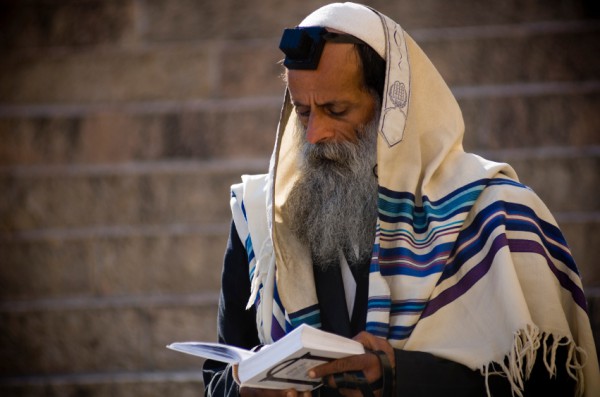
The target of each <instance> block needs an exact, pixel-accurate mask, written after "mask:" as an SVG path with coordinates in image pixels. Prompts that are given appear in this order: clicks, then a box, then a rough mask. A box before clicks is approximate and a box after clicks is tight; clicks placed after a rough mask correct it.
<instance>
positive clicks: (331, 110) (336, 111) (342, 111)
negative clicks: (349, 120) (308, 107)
mask: <svg viewBox="0 0 600 397" xmlns="http://www.w3.org/2000/svg"><path fill="white" fill-rule="evenodd" d="M328 111H329V114H330V115H332V116H343V115H344V114H346V109H339V108H329V109H328Z"/></svg>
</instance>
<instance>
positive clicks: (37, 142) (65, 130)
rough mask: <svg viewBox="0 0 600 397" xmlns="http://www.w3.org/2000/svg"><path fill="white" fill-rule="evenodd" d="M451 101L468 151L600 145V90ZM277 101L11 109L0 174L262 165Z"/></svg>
mask: <svg viewBox="0 0 600 397" xmlns="http://www.w3.org/2000/svg"><path fill="white" fill-rule="evenodd" d="M454 91H455V93H456V96H457V97H458V100H459V103H460V106H461V109H462V111H463V116H464V119H465V125H466V127H465V128H466V134H465V142H464V144H465V147H466V148H467V149H468V150H471V151H475V152H477V151H480V150H497V149H507V148H520V147H539V146H542V147H543V146H574V147H582V146H588V145H598V144H600V135H599V134H598V133H597V132H598V130H600V114H599V113H598V111H597V109H598V108H599V107H600V81H592V82H588V83H585V82H583V83H564V84H562V83H561V84H557V83H542V84H516V85H499V86H472V87H465V86H459V87H455V88H454ZM281 100H282V99H281V98H280V97H279V96H274V97H267V98H257V99H250V100H235V99H233V100H222V101H219V100H215V101H206V102H201V103H197V104H195V105H193V104H186V103H177V104H165V103H163V104H162V105H161V106H159V104H154V106H153V105H152V104H138V105H137V106H135V105H134V104H131V105H130V107H118V106H113V107H112V108H109V109H104V110H100V111H96V110H97V108H96V107H95V106H90V107H83V108H75V109H71V108H68V107H65V108H62V107H60V106H59V107H52V108H50V109H46V108H39V107H31V108H29V107H25V108H19V109H16V108H15V109H13V110H12V111H13V115H12V116H10V115H5V116H4V117H0V142H2V143H3V144H2V145H1V146H0V166H2V165H5V166H6V165H17V164H22V165H42V164H47V165H56V164H69V163H77V164H95V163H123V162H129V161H155V160H159V161H160V160H177V159H195V160H208V159H216V158H218V159H222V160H225V159H240V158H257V157H264V158H267V157H269V156H270V154H271V151H272V148H273V145H274V141H275V132H276V128H277V121H278V117H279V108H280V106H281V103H280V102H281ZM19 112H21V113H19Z"/></svg>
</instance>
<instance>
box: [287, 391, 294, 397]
mask: <svg viewBox="0 0 600 397" xmlns="http://www.w3.org/2000/svg"><path fill="white" fill-rule="evenodd" d="M285 395H286V397H294V393H292V392H291V391H289V392H287V393H286V394H285Z"/></svg>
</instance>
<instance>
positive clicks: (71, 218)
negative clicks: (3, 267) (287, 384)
mask: <svg viewBox="0 0 600 397" xmlns="http://www.w3.org/2000/svg"><path fill="white" fill-rule="evenodd" d="M521 153H522V154H520V156H521V157H517V158H515V159H512V160H510V159H509V160H510V162H511V163H512V164H513V165H514V166H515V168H516V170H517V172H518V173H519V174H520V176H521V180H522V182H523V183H525V184H527V185H530V186H532V187H533V188H534V190H536V191H537V192H538V194H539V195H540V196H541V197H542V198H543V199H544V201H545V202H546V203H547V205H548V206H549V207H550V209H551V210H553V211H556V212H564V211H576V212H586V211H598V210H600V207H599V205H600V204H599V202H598V200H595V197H597V193H598V186H600V180H599V178H600V175H599V174H598V173H597V172H594V170H597V169H598V167H599V166H600V156H598V155H597V153H594V152H591V153H588V152H585V151H582V152H581V153H580V152H577V151H575V152H572V151H570V150H567V152H566V154H563V153H562V152H560V151H559V153H558V154H556V155H554V154H552V155H551V156H550V157H548V156H546V155H545V154H544V153H543V152H542V153H541V157H539V158H532V159H527V158H523V157H527V155H529V154H531V155H536V154H537V152H535V151H524V152H521ZM499 156H500V157H498V156H494V153H491V156H488V157H490V158H491V159H492V160H504V158H502V157H501V156H502V153H499ZM259 162H260V163H261V164H260V165H256V166H254V167H252V168H250V167H249V168H246V169H245V171H244V170H243V169H240V168H236V169H219V167H213V168H208V167H206V166H205V165H198V166H196V165H194V164H193V163H192V164H191V165H189V168H188V166H187V165H185V164H184V165H178V166H174V167H168V164H167V166H166V165H165V164H161V163H158V164H157V163H153V164H147V165H143V166H140V167H135V166H134V167H132V168H131V169H130V168H128V167H127V166H112V167H101V166H97V167H94V166H88V167H85V168H84V167H77V166H74V167H65V168H60V167H58V168H60V169H59V170H58V171H44V167H39V168H40V170H39V171H38V170H37V169H36V170H33V171H32V170H31V169H30V168H31V167H30V168H29V169H28V168H27V167H23V168H19V169H18V170H17V171H16V172H14V171H12V172H9V173H3V174H2V175H0V190H1V191H3V195H2V198H1V199H0V219H2V224H1V227H0V230H2V231H3V232H4V233H8V234H11V233H17V234H18V233H25V232H27V231H32V233H35V231H36V230H40V229H41V230H44V229H55V228H64V229H70V228H81V227H108V226H144V225H146V226H153V225H160V224H164V223H182V224H189V225H202V224H204V223H215V222H217V223H219V222H221V223H222V222H227V221H228V220H229V219H230V212H229V205H228V197H229V187H230V185H231V184H232V183H237V182H239V180H240V178H239V176H240V174H242V173H257V172H264V171H265V170H266V169H267V165H266V163H267V162H266V159H265V160H262V161H259ZM225 164H226V163H223V167H225V166H226V165H225ZM261 166H262V168H261ZM46 168H47V169H50V167H46ZM54 170H56V168H54ZM259 170H260V171H259ZM550 181H552V183H550Z"/></svg>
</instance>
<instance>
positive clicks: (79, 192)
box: [0, 159, 267, 233]
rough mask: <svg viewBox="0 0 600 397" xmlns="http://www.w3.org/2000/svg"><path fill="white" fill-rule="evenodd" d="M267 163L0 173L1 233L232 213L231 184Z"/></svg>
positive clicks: (203, 219) (197, 220) (199, 219)
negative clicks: (0, 193)
mask: <svg viewBox="0 0 600 397" xmlns="http://www.w3.org/2000/svg"><path fill="white" fill-rule="evenodd" d="M266 170H267V160H266V159H264V160H263V159H260V160H258V161H256V162H254V163H252V162H245V163H244V164H242V165H239V164H238V165H236V164H235V163H234V164H233V167H232V165H231V164H228V163H225V162H212V163H195V162H188V163H183V164H182V163H153V164H129V165H128V164H125V165H123V166H88V167H78V166H73V167H55V168H52V167H43V166H40V167H37V168H36V169H33V170H32V169H31V168H30V169H29V170H27V169H25V170H23V169H21V171H19V170H17V171H16V173H15V172H9V173H3V174H2V175H0V190H1V191H2V192H3V195H2V197H1V198H0V219H2V221H1V222H2V223H1V225H2V226H0V230H2V231H3V232H9V233H10V232H16V231H26V230H38V229H53V228H61V229H63V228H64V229H69V228H78V227H106V226H115V225H116V226H123V227H127V226H132V225H139V226H141V225H147V226H153V225H160V224H164V223H183V224H189V225H199V224H204V223H214V222H225V221H227V220H228V219H229V218H230V210H229V196H230V192H229V191H230V185H231V184H233V183H238V182H240V181H241V179H240V175H241V174H243V173H259V172H266Z"/></svg>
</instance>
